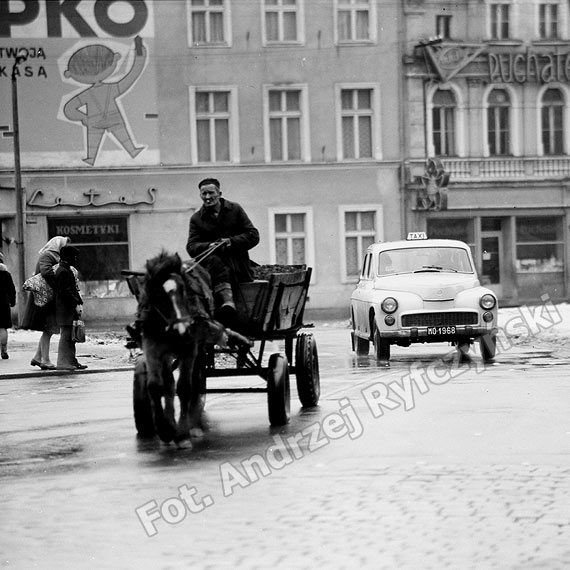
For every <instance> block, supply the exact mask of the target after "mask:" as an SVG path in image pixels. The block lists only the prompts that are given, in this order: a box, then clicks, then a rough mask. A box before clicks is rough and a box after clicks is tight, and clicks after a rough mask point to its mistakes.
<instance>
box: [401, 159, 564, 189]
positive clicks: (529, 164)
mask: <svg viewBox="0 0 570 570" xmlns="http://www.w3.org/2000/svg"><path fill="white" fill-rule="evenodd" d="M442 162H443V164H444V166H445V170H446V171H448V172H449V173H450V174H451V182H452V183H453V182H468V181H492V180H502V181H505V180H517V181H523V180H526V181H533V180H546V179H550V180H561V179H564V178H570V157H534V158H530V157H501V158H495V157H493V158H443V159H442ZM410 166H411V172H412V176H416V175H418V176H420V175H423V174H424V171H425V161H416V160H413V161H411V162H410Z"/></svg>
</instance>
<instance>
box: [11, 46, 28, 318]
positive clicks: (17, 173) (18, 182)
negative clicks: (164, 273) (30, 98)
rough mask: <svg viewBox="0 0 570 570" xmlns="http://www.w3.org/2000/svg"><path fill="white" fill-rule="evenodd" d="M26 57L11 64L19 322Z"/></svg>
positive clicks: (22, 267)
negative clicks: (21, 84)
mask: <svg viewBox="0 0 570 570" xmlns="http://www.w3.org/2000/svg"><path fill="white" fill-rule="evenodd" d="M27 59H28V53H27V50H23V49H22V50H19V51H18V53H17V54H16V57H15V59H14V65H13V66H12V121H13V130H14V188H15V191H16V245H17V248H18V321H19V323H20V324H21V322H22V316H23V307H24V301H25V296H24V293H23V291H22V284H23V283H24V281H25V279H26V260H25V247H24V204H23V202H24V192H23V190H22V172H21V166H20V122H19V115H18V75H19V69H18V66H19V65H20V64H21V63H23V62H25V61H26V60H27Z"/></svg>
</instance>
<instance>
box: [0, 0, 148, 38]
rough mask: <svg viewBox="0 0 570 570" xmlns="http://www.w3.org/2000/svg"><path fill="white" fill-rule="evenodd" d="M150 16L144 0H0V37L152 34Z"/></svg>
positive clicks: (89, 36) (93, 36)
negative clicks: (145, 31) (149, 22)
mask: <svg viewBox="0 0 570 570" xmlns="http://www.w3.org/2000/svg"><path fill="white" fill-rule="evenodd" d="M148 20H149V5H148V4H147V1H145V0H41V1H40V0H17V1H15V0H0V39H1V38H70V37H75V38H77V37H80V38H97V37H117V38H124V37H134V36H136V35H140V36H149V35H152V34H149V33H148V31H147V33H143V28H145V26H146V25H147V22H148ZM151 23H152V22H151Z"/></svg>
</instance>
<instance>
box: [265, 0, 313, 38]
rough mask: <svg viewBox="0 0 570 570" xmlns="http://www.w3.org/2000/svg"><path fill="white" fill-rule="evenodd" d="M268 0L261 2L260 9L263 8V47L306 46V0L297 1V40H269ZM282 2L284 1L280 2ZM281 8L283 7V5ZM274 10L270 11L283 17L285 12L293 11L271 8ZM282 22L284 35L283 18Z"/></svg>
mask: <svg viewBox="0 0 570 570" xmlns="http://www.w3.org/2000/svg"><path fill="white" fill-rule="evenodd" d="M265 2H266V0H261V2H260V7H261V45H263V46H264V47H271V46H280V45H283V46H287V45H304V44H305V0H296V10H294V11H295V12H296V14H297V18H296V35H297V38H296V39H295V40H284V39H279V40H269V39H268V38H267V26H266V19H265V16H266V14H267V12H268V10H267V6H266V3H265ZM279 2H282V0H279ZM280 6H283V5H282V4H281V5H280ZM271 8H273V10H269V11H278V12H279V14H280V16H282V14H283V12H288V11H291V12H292V11H293V10H287V9H285V8H281V9H277V8H276V7H273V6H271ZM279 21H280V25H279V27H280V35H282V31H283V30H282V27H283V26H282V22H283V19H282V17H280V18H279Z"/></svg>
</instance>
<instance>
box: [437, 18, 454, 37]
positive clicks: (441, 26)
mask: <svg viewBox="0 0 570 570" xmlns="http://www.w3.org/2000/svg"><path fill="white" fill-rule="evenodd" d="M435 35H436V36H439V37H440V38H442V39H444V40H449V39H450V38H451V16H450V15H448V14H445V15H443V16H442V15H439V16H436V17H435Z"/></svg>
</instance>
